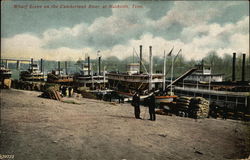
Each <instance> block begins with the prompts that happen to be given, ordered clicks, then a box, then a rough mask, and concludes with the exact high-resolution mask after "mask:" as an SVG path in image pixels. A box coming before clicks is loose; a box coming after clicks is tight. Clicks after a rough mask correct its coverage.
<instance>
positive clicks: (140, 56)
mask: <svg viewBox="0 0 250 160" xmlns="http://www.w3.org/2000/svg"><path fill="white" fill-rule="evenodd" d="M139 73H142V45H140V72H139Z"/></svg>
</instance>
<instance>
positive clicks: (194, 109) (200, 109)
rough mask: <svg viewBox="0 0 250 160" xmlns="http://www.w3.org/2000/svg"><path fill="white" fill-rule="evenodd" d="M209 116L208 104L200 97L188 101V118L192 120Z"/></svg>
mask: <svg viewBox="0 0 250 160" xmlns="http://www.w3.org/2000/svg"><path fill="white" fill-rule="evenodd" d="M208 115H209V102H208V101H207V100H206V99H205V98H202V97H194V98H192V99H191V100H190V104H189V116H190V117H192V118H207V117H208Z"/></svg>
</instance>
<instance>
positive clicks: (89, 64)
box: [88, 57, 90, 75]
mask: <svg viewBox="0 0 250 160" xmlns="http://www.w3.org/2000/svg"><path fill="white" fill-rule="evenodd" d="M88 75H90V59H89V57H88Z"/></svg>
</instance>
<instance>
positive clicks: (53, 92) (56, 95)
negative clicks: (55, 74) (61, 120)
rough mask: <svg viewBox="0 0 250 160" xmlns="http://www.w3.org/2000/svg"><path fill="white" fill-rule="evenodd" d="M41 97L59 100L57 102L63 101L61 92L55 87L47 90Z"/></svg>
mask: <svg viewBox="0 0 250 160" xmlns="http://www.w3.org/2000/svg"><path fill="white" fill-rule="evenodd" d="M41 97H44V98H49V99H54V100H57V101H61V100H62V96H61V95H60V92H59V91H58V89H56V88H55V87H49V88H48V89H46V90H45V91H44V92H43V93H42V95H41Z"/></svg>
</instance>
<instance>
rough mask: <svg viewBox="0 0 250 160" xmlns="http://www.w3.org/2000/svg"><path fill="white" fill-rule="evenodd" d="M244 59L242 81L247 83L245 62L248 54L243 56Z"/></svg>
mask: <svg viewBox="0 0 250 160" xmlns="http://www.w3.org/2000/svg"><path fill="white" fill-rule="evenodd" d="M242 56H243V59H242V79H241V81H245V60H246V54H243V55H242Z"/></svg>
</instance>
